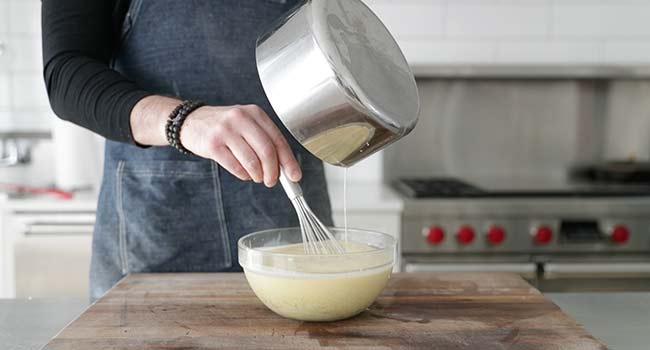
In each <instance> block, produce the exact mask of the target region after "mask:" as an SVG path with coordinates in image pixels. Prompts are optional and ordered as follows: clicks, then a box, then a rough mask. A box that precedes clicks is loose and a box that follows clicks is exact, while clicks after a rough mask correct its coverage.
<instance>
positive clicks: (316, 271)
mask: <svg viewBox="0 0 650 350" xmlns="http://www.w3.org/2000/svg"><path fill="white" fill-rule="evenodd" d="M331 230H332V233H333V234H334V235H335V236H336V237H337V239H339V240H340V241H341V242H342V243H343V244H345V245H346V247H347V248H348V250H349V252H348V253H346V254H342V255H305V254H304V253H303V251H302V249H301V248H302V237H301V234H300V228H285V229H273V230H267V231H261V232H256V233H252V234H249V235H247V236H245V237H242V238H241V239H240V240H239V242H238V248H239V264H240V265H241V266H242V267H243V268H244V273H245V274H246V278H247V280H248V283H249V284H250V286H251V288H252V289H253V291H254V292H255V294H256V295H257V297H258V298H259V299H260V300H261V301H262V302H263V303H264V304H265V305H266V306H267V307H268V308H270V309H271V310H273V311H274V312H276V313H277V314H279V315H281V316H284V317H287V318H292V319H297V320H301V321H335V320H341V319H345V318H349V317H352V316H354V315H356V314H358V313H360V312H362V311H363V310H365V309H366V308H367V307H368V306H370V304H372V303H373V302H374V300H375V299H376V298H377V296H379V294H380V293H381V291H382V290H383V289H384V287H385V286H386V282H387V281H388V278H389V277H390V273H391V271H392V267H393V263H394V261H395V256H396V246H397V243H396V240H395V238H393V237H391V236H389V235H386V234H383V233H378V232H371V231H363V230H355V229H349V230H348V235H347V243H346V241H345V230H343V229H340V228H335V229H331Z"/></svg>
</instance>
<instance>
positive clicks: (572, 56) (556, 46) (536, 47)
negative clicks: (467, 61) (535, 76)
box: [497, 41, 603, 64]
mask: <svg viewBox="0 0 650 350" xmlns="http://www.w3.org/2000/svg"><path fill="white" fill-rule="evenodd" d="M602 52H603V45H602V43H600V42H598V41H594V42H586V41H581V42H571V41H551V42H549V41H525V42H502V43H500V44H499V45H498V49H497V61H498V62H499V63H513V64H536V63H539V64H541V63H567V64H577V63H601V62H602V59H603V54H602Z"/></svg>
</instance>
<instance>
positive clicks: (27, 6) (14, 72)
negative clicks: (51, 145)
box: [0, 0, 53, 131]
mask: <svg viewBox="0 0 650 350" xmlns="http://www.w3.org/2000/svg"><path fill="white" fill-rule="evenodd" d="M40 9H41V2H40V1H39V0H0V51H1V52H2V53H1V54H0V131H2V130H17V129H27V130H44V129H45V130H47V129H49V127H50V122H51V121H52V120H53V118H52V112H50V109H49V104H48V100H47V95H46V93H45V85H44V83H43V78H42V74H41V65H42V64H41V60H42V58H41V56H42V54H41V34H40V27H41V25H40V16H41V14H40Z"/></svg>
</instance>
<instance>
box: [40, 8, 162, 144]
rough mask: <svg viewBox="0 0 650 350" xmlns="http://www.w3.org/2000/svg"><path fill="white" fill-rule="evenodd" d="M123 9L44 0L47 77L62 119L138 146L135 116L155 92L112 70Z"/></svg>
mask: <svg viewBox="0 0 650 350" xmlns="http://www.w3.org/2000/svg"><path fill="white" fill-rule="evenodd" d="M124 7H125V6H124V2H123V1H115V0H43V1H42V29H43V75H44V78H45V85H46V88H47V92H48V95H49V98H50V104H51V106H52V109H53V110H54V112H55V113H56V114H57V115H58V116H59V117H60V118H61V119H64V120H67V121H70V122H72V123H74V124H77V125H79V126H82V127H84V128H87V129H89V130H91V131H93V132H95V133H98V134H100V135H102V136H104V137H106V138H107V139H110V140H114V141H119V142H126V143H132V144H135V141H134V140H133V137H132V134H131V127H130V115H131V111H132V109H133V107H134V106H135V105H136V104H137V103H138V101H140V100H141V99H142V98H144V97H146V96H148V95H151V93H149V92H147V91H144V90H142V89H140V88H139V87H138V86H137V85H136V84H135V83H133V82H132V81H130V80H129V79H127V78H126V77H124V76H123V75H121V74H119V73H118V72H116V71H115V70H113V69H111V68H110V67H109V65H110V61H111V58H112V54H113V51H114V49H115V47H116V44H117V43H118V42H119V36H120V34H119V31H120V25H121V22H122V20H121V18H123V14H122V16H120V12H121V11H124Z"/></svg>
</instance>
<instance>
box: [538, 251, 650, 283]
mask: <svg viewBox="0 0 650 350" xmlns="http://www.w3.org/2000/svg"><path fill="white" fill-rule="evenodd" d="M547 259H548V260H547V261H544V262H543V263H542V264H541V265H540V266H541V269H540V270H541V271H542V273H541V276H540V280H539V284H540V288H542V289H543V290H544V291H547V292H582V291H587V292H589V291H602V292H605V291H650V256H647V255H641V254H639V255H618V256H617V255H608V256H584V255H576V256H552V257H548V258H547Z"/></svg>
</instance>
